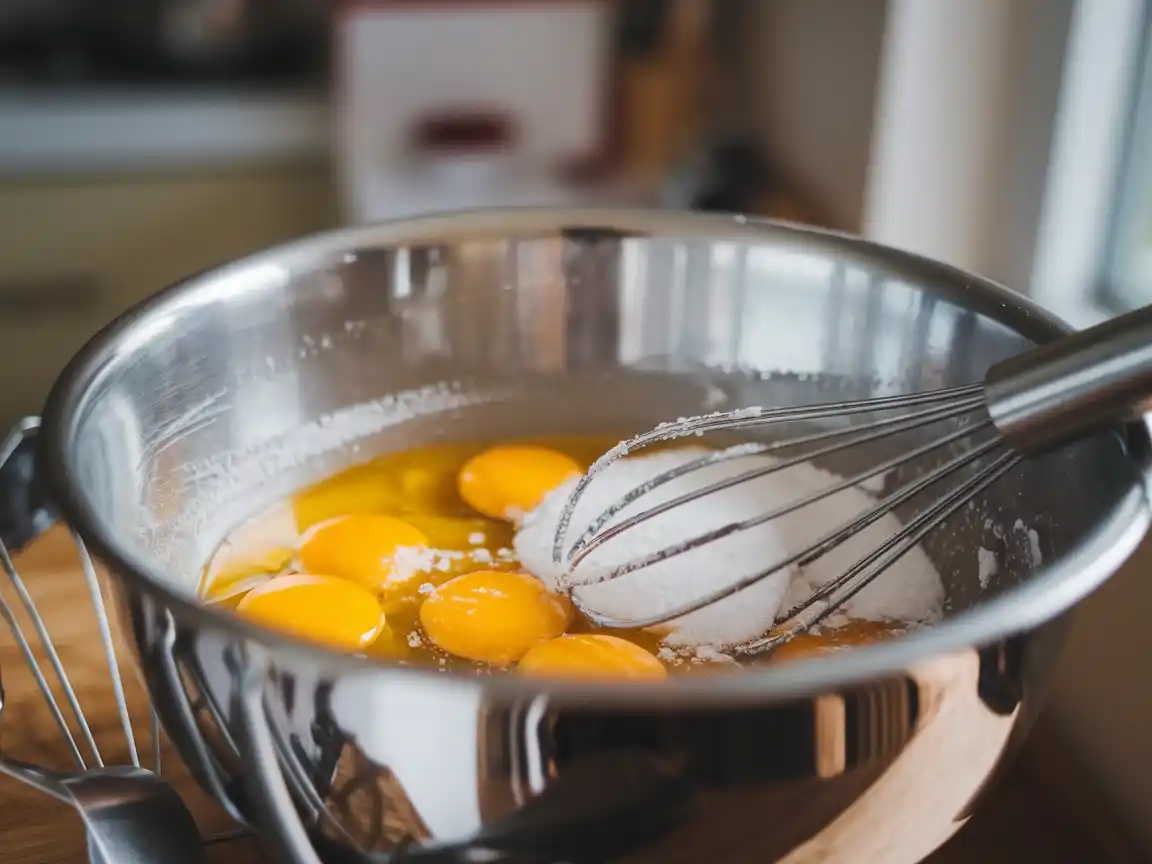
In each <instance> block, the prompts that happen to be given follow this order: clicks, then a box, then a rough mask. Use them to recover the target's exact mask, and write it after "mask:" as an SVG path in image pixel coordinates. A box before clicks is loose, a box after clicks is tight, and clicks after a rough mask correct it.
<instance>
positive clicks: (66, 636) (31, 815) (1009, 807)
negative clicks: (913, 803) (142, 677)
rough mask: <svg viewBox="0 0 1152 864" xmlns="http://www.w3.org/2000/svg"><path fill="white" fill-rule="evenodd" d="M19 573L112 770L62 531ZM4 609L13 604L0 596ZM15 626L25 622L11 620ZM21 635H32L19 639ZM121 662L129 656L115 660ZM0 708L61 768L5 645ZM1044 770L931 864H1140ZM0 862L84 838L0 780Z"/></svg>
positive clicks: (65, 819)
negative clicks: (1026, 862) (1028, 862)
mask: <svg viewBox="0 0 1152 864" xmlns="http://www.w3.org/2000/svg"><path fill="white" fill-rule="evenodd" d="M16 565H17V569H18V570H19V571H20V573H21V575H22V577H23V578H24V580H25V583H26V584H27V586H28V589H29V591H30V593H31V594H32V595H33V597H34V599H35V600H36V602H37V604H38V606H39V608H40V610H41V614H42V615H43V616H44V618H45V621H46V623H47V625H48V627H49V629H50V630H51V631H52V632H53V634H54V637H55V640H56V646H57V649H58V651H59V653H60V656H61V659H62V661H63V662H64V664H65V667H66V668H67V669H68V670H69V674H70V677H71V679H72V682H73V686H74V687H75V689H76V692H77V694H78V697H79V699H80V701H81V703H82V705H84V707H85V711H86V713H87V715H88V718H89V722H90V724H91V726H92V729H93V733H94V735H95V737H96V740H97V743H98V744H99V745H100V746H101V748H102V749H104V750H105V751H106V752H105V759H106V761H108V762H109V763H110V764H114V763H115V762H117V761H120V762H123V761H126V752H127V750H126V746H125V744H124V741H123V736H122V735H120V734H119V732H118V729H119V726H118V722H117V720H116V714H115V706H114V702H113V701H112V694H111V690H110V689H109V686H108V677H107V674H108V673H107V669H106V667H105V665H104V660H103V655H102V652H100V651H99V650H98V646H99V641H98V636H97V631H96V626H95V619H94V617H93V615H92V611H91V606H90V600H89V598H88V595H87V592H86V590H85V587H84V583H83V579H82V577H81V576H80V574H79V572H78V566H77V562H76V557H75V553H74V551H73V547H72V545H71V541H70V540H69V538H68V535H67V533H66V532H65V531H63V530H61V529H59V528H55V529H53V530H52V531H50V532H49V533H48V534H47V535H46V536H45V537H43V538H41V539H40V540H39V541H37V542H36V543H35V544H33V546H32V547H31V548H30V549H29V550H28V551H27V552H25V553H22V554H21V555H19V556H17V559H16ZM4 596H5V597H6V598H7V599H8V601H9V603H10V604H12V603H13V601H14V594H13V592H12V591H11V589H10V586H5V589H4ZM18 617H20V620H21V622H22V623H24V622H26V618H24V617H23V616H20V615H18ZM25 630H26V632H30V630H29V629H28V628H27V627H25ZM122 657H123V658H124V659H125V662H126V663H127V662H128V652H127V651H126V650H125V651H123V652H122ZM0 669H3V680H4V687H5V691H6V693H5V695H6V703H5V709H4V714H3V719H2V723H0V743H2V745H3V747H4V751H5V752H6V753H7V754H8V755H11V756H13V757H14V758H18V759H25V760H27V761H32V762H39V763H41V764H44V765H46V766H48V767H56V766H59V767H61V768H63V767H67V765H66V762H65V761H64V752H65V751H64V748H63V746H62V744H61V739H60V736H59V734H58V732H57V730H56V727H55V726H54V725H53V724H52V721H51V719H50V715H49V713H48V710H47V708H46V707H45V705H44V704H43V701H42V699H41V697H40V694H39V692H38V691H37V690H36V688H35V685H34V683H33V681H32V678H31V675H30V674H28V673H27V672H26V671H25V667H24V664H23V660H22V658H21V657H20V655H19V653H18V651H17V649H16V647H15V646H14V645H13V643H12V641H11V639H10V638H8V637H7V636H3V637H0ZM127 672H128V674H127V675H126V678H127V680H126V687H127V690H128V697H129V703H130V706H131V707H132V708H133V710H134V716H136V717H143V716H145V714H144V713H143V712H144V708H145V701H144V695H143V691H142V689H141V687H140V686H139V683H138V681H137V680H136V678H135V676H134V674H133V673H132V670H131V669H130V668H129V669H128V670H127ZM137 737H138V741H139V744H140V746H141V751H142V752H149V746H150V743H149V737H148V731H147V725H146V723H144V724H138V729H137ZM164 756H165V774H166V775H167V776H168V777H169V779H170V780H171V781H172V782H173V784H174V785H175V787H176V789H177V790H178V791H179V792H180V793H181V794H182V795H183V796H184V799H185V801H186V802H187V804H188V806H189V809H190V810H191V811H192V813H193V815H194V816H195V817H196V819H197V821H198V822H199V824H200V826H201V830H202V832H204V833H205V834H215V833H219V832H223V831H226V830H229V829H230V828H231V827H232V826H231V824H230V822H229V820H228V819H227V818H226V817H225V816H224V815H223V814H222V813H221V812H220V811H219V809H218V808H216V807H215V806H214V805H213V804H212V802H211V801H209V800H208V798H207V796H206V795H204V794H203V793H202V792H200V791H199V789H198V788H197V787H196V786H195V784H194V783H193V782H192V780H191V778H190V777H189V776H188V775H187V773H186V772H185V771H184V770H183V767H182V766H181V765H179V762H178V760H177V758H176V756H175V754H174V752H173V751H172V748H171V747H170V746H165V747H164ZM1037 761H1041V762H1042V761H1043V758H1042V756H1038V755H1034V756H1033V758H1031V759H1029V758H1028V757H1027V756H1026V757H1025V758H1024V759H1022V760H1021V761H1020V762H1019V763H1018V764H1017V767H1016V768H1014V769H1013V770H1012V771H1010V772H1009V773H1008V775H1007V776H1006V778H1005V780H1004V781H1003V782H1002V783H1001V785H1000V786H999V787H998V789H997V790H996V791H995V792H994V793H993V795H992V796H991V798H990V800H989V801H988V802H987V804H986V805H985V807H984V808H983V810H982V811H981V812H980V813H979V814H978V815H977V816H976V817H975V818H974V819H973V820H972V823H971V824H970V825H968V826H966V827H965V828H964V829H963V830H962V831H961V832H960V833H959V834H958V835H957V836H956V837H955V838H954V839H953V840H952V842H950V843H949V844H948V845H947V846H946V847H945V848H944V849H942V850H941V851H940V852H938V853H936V854H935V855H934V856H932V858H931V859H930V861H931V862H932V864H964V862H981V864H1017V862H1019V861H1021V860H1023V859H1024V858H1025V857H1030V858H1035V859H1037V860H1043V861H1045V862H1047V864H1064V862H1067V864H1082V862H1085V861H1093V862H1099V864H1106V862H1112V861H1115V862H1134V861H1141V860H1145V859H1144V858H1143V857H1141V856H1140V855H1139V854H1138V853H1137V852H1136V851H1135V850H1133V849H1132V848H1131V847H1130V846H1128V845H1127V844H1126V843H1124V842H1123V840H1122V839H1120V838H1118V837H1114V836H1110V835H1109V834H1108V832H1109V831H1110V828H1101V827H1100V826H1101V825H1102V824H1104V823H1105V822H1106V821H1107V820H1106V819H1100V818H1093V817H1094V815H1095V816H1096V817H1099V814H1092V813H1089V812H1085V810H1084V806H1083V804H1082V803H1081V802H1079V801H1078V802H1072V801H1069V800H1067V798H1066V796H1063V795H1061V794H1060V793H1059V792H1057V791H1055V790H1054V789H1053V788H1052V787H1051V785H1050V784H1045V783H1041V782H1039V781H1037V779H1036V772H1035V771H1033V770H1030V769H1029V767H1028V766H1029V765H1035V764H1036V763H1037ZM0 837H3V838H4V843H3V850H2V851H0V861H3V862H13V864H15V862H20V864H25V862H27V864H32V862H35V864H50V862H76V861H83V860H85V859H84V855H85V852H84V834H83V831H82V829H81V827H80V823H79V820H78V819H77V818H76V817H75V815H74V814H73V813H72V811H71V810H69V809H68V808H67V807H65V806H64V805H62V804H59V803H57V802H55V801H53V800H51V799H49V798H47V797H46V796H43V795H40V794H39V793H35V792H33V791H31V790H29V789H27V788H25V787H24V786H22V785H21V784H19V783H17V782H16V781H13V780H8V779H6V778H0ZM211 860H212V861H214V862H221V864H224V862H227V864H256V862H261V861H264V860H266V859H264V858H263V857H262V856H261V855H260V854H259V853H258V852H257V850H256V848H255V845H254V843H253V842H252V841H251V840H250V839H248V838H243V839H240V840H235V841H230V842H227V843H222V844H219V845H217V846H214V847H212V849H211Z"/></svg>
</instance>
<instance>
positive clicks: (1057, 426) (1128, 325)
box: [984, 306, 1152, 453]
mask: <svg viewBox="0 0 1152 864" xmlns="http://www.w3.org/2000/svg"><path fill="white" fill-rule="evenodd" d="M984 395H985V399H986V401H987V404H988V413H989V414H990V415H991V417H992V421H993V423H995V424H996V427H997V428H998V429H999V431H1000V433H1001V434H1002V435H1003V436H1004V438H1005V439H1006V440H1007V441H1008V443H1009V444H1011V445H1012V446H1013V447H1015V448H1016V449H1017V450H1018V451H1020V452H1022V453H1036V452H1038V451H1042V450H1047V449H1050V448H1052V447H1057V446H1059V445H1061V444H1066V443H1068V442H1070V441H1073V440H1075V439H1077V438H1080V437H1083V436H1084V435H1086V434H1088V433H1091V432H1095V431H1097V430H1099V429H1101V428H1105V427H1107V426H1110V425H1112V424H1114V423H1117V422H1121V421H1127V420H1133V419H1136V418H1137V417H1139V416H1140V415H1142V414H1143V413H1145V412H1147V411H1149V410H1152V306H1147V307H1144V308H1142V309H1137V310H1136V311H1134V312H1129V313H1127V314H1125V315H1121V316H1119V317H1117V318H1113V319H1111V320H1109V321H1106V322H1104V323H1103V324H1098V325H1096V326H1095V327H1090V328H1088V329H1087V330H1081V331H1079V332H1077V333H1074V334H1072V335H1071V336H1067V337H1065V338H1063V339H1058V340H1056V341H1055V342H1050V343H1048V344H1047V345H1042V346H1040V347H1039V348H1035V349H1033V350H1031V351H1028V352H1026V353H1024V354H1021V355H1019V356H1017V357H1012V358H1010V359H1008V360H1005V361H1002V362H1001V363H998V364H996V365H995V366H993V367H992V368H991V369H990V370H989V371H988V375H987V377H986V378H985V383H984Z"/></svg>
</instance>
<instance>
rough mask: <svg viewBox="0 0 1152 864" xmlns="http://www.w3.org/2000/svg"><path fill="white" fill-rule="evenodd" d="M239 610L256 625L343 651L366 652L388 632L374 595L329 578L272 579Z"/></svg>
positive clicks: (250, 595)
mask: <svg viewBox="0 0 1152 864" xmlns="http://www.w3.org/2000/svg"><path fill="white" fill-rule="evenodd" d="M236 611H237V612H238V613H239V614H241V615H242V616H244V617H245V618H246V619H248V620H249V621H251V622H252V623H254V624H259V625H262V626H264V627H268V628H271V629H274V630H279V631H280V632H282V633H288V634H290V635H293V636H298V637H300V638H301V639H307V640H309V641H311V642H318V643H321V644H323V645H327V646H329V647H331V648H337V649H340V650H344V651H359V650H362V649H364V648H366V647H367V646H368V645H370V644H372V641H373V640H374V639H375V638H376V637H377V636H379V635H380V631H381V630H382V629H383V627H384V612H383V610H382V609H381V608H380V604H379V603H378V602H377V601H376V598H375V597H374V596H373V595H372V592H371V591H369V590H367V589H366V588H363V587H362V586H360V585H357V584H356V583H354V582H348V581H346V580H344V579H334V578H332V577H330V576H311V575H304V574H295V575H291V576H276V577H273V578H272V579H269V580H268V581H267V582H265V583H263V584H262V585H260V586H259V587H257V588H253V589H252V590H251V591H249V592H248V593H247V594H246V595H244V599H243V600H241V601H240V603H239V605H238V606H237V607H236Z"/></svg>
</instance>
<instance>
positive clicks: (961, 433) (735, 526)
mask: <svg viewBox="0 0 1152 864" xmlns="http://www.w3.org/2000/svg"><path fill="white" fill-rule="evenodd" d="M991 426H992V422H991V421H990V420H988V421H985V422H983V423H980V424H977V425H976V426H974V427H972V428H965V429H959V430H957V431H955V432H953V433H951V434H949V435H946V436H943V437H941V438H938V439H936V440H934V441H931V442H929V443H927V444H924V445H921V446H920V447H917V448H916V449H914V450H912V451H910V452H908V453H905V454H903V455H901V456H896V457H894V458H892V459H889V460H888V461H887V462H881V463H879V464H877V465H875V466H873V467H872V468H869V469H867V470H865V471H861V472H860V473H858V474H854V475H852V476H851V477H848V478H846V479H844V480H841V481H840V482H838V483H834V484H832V485H830V486H826V487H824V488H822V489H818V490H816V491H815V492H812V493H810V494H809V495H806V496H802V497H799V498H796V499H795V500H793V501H790V502H789V503H787V504H784V505H781V506H780V507H777V508H776V509H774V510H769V511H768V512H766V513H762V514H759V515H757V516H753V517H751V518H749V519H744V520H741V521H738V522H729V523H728V524H726V525H723V526H721V527H719V528H716V529H713V530H712V531H708V532H705V533H703V534H698V535H696V536H694V537H691V538H689V539H687V540H683V541H681V542H679V543H675V544H673V545H671V546H667V547H665V548H663V549H661V550H659V551H657V552H653V553H650V554H648V555H644V556H641V557H639V558H635V559H633V560H631V561H628V562H626V563H624V564H621V565H619V566H617V567H614V568H613V569H612V571H611V573H609V574H599V576H598V577H597V576H591V577H589V576H585V577H583V578H581V577H578V576H576V575H575V573H574V572H573V573H570V574H569V577H568V580H567V584H568V585H570V586H579V585H593V584H598V583H600V582H604V581H608V579H618V578H620V577H621V576H626V575H628V574H629V573H634V572H636V571H637V570H641V569H643V568H645V567H650V566H652V565H653V564H659V563H661V562H662V561H666V560H668V559H670V558H674V557H676V556H677V555H682V554H684V553H686V552H690V551H692V550H693V549H696V548H699V547H700V546H702V545H704V544H705V543H711V542H714V541H716V540H720V539H723V538H724V537H727V536H729V535H730V534H734V533H736V532H738V531H745V530H748V529H750V528H755V527H757V526H759V525H763V524H765V523H766V522H770V521H772V520H774V519H779V518H781V517H783V516H787V515H788V514H790V513H794V512H796V511H797V510H800V509H802V508H804V507H807V506H809V505H811V504H814V503H816V502H817V501H821V500H823V499H825V498H828V497H830V496H832V495H835V494H837V493H838V492H843V491H844V490H846V489H850V488H852V487H853V486H859V485H860V484H861V483H864V482H866V481H867V480H869V479H871V478H873V477H876V476H878V475H883V474H886V473H888V472H889V471H893V470H895V469H897V468H900V467H901V466H903V465H905V464H907V463H909V462H912V461H915V460H916V459H918V458H920V457H921V456H925V455H927V454H928V453H930V452H932V451H933V450H938V449H940V448H941V447H946V446H947V445H949V444H952V443H954V442H956V441H957V440H959V439H961V438H965V437H967V436H969V435H971V434H972V433H973V432H976V431H979V430H981V429H987V428H990V427H991ZM817 455H821V453H820V451H817V453H814V454H805V455H803V456H798V457H796V458H794V459H791V460H788V461H787V462H782V463H779V465H777V466H774V467H775V468H779V469H783V468H789V467H793V466H795V465H798V464H800V463H802V462H806V461H808V460H809V459H810V458H812V457H814V456H817ZM767 473H771V472H770V471H766V472H764V474H767ZM757 475H758V476H763V475H762V474H760V472H757ZM707 491H711V490H710V489H709V490H707ZM702 494H707V492H706V491H704V490H702ZM649 512H650V513H651V514H652V515H656V514H657V512H658V511H657V510H656V508H653V510H652V511H649ZM648 515H649V514H648V513H645V514H644V518H648ZM638 521H642V520H637V522H638ZM617 533H618V532H617ZM604 536H605V542H606V541H607V540H608V539H611V537H612V536H615V534H612V532H611V531H609V532H605V535H604ZM597 545H599V544H597ZM590 551H591V550H589V552H590ZM585 554H588V553H585ZM580 558H583V556H580ZM580 558H577V559H574V561H573V566H574V565H575V564H576V563H579V560H580Z"/></svg>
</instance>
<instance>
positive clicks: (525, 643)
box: [202, 438, 904, 679]
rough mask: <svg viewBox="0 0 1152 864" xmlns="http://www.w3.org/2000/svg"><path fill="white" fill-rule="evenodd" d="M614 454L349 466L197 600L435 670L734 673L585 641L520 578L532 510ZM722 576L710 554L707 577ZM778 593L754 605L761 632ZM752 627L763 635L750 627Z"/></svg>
mask: <svg viewBox="0 0 1152 864" xmlns="http://www.w3.org/2000/svg"><path fill="white" fill-rule="evenodd" d="M614 443H615V441H614V440H613V439H601V438H579V439H548V440H540V441H531V442H513V443H497V444H493V445H484V444H443V445H435V446H430V447H425V448H420V449H415V450H409V451H404V452H400V453H396V454H391V455H388V456H385V457H383V458H380V459H378V460H376V461H374V462H371V463H367V464H364V465H360V466H357V467H355V468H352V469H351V470H348V471H346V472H344V473H342V474H339V475H337V476H335V477H332V478H330V479H329V480H326V481H325V482H322V483H320V484H319V485H317V486H314V487H312V488H310V489H307V490H305V491H303V492H301V493H298V494H297V495H296V496H294V497H293V498H292V499H291V500H290V501H288V502H285V503H284V504H282V505H281V506H279V507H277V508H274V509H273V511H269V512H268V513H266V514H263V515H262V516H260V517H258V518H257V519H255V520H253V521H252V522H251V523H250V524H249V525H247V526H244V527H243V528H242V529H241V530H239V531H237V532H236V533H235V534H234V535H233V536H232V537H231V538H229V539H228V540H227V541H225V543H224V544H222V545H221V547H220V549H219V550H218V552H217V554H216V555H215V556H213V560H212V561H211V562H210V563H209V566H208V567H207V568H206V570H205V573H204V576H203V580H202V593H203V594H204V596H205V597H206V599H208V600H209V601H210V602H214V603H219V604H224V605H227V606H229V607H230V608H232V609H234V611H235V612H236V613H237V614H239V615H241V616H242V617H244V618H246V619H248V620H250V621H252V622H254V623H257V624H260V625H264V626H267V627H269V628H272V629H276V630H280V631H282V632H285V633H288V634H291V635H294V636H297V637H300V638H302V639H306V640H310V641H314V642H318V643H323V644H325V645H327V646H330V647H333V648H336V649H339V650H343V651H347V652H351V653H360V654H365V655H369V656H376V657H382V658H387V659H389V660H392V661H398V662H404V663H412V664H421V665H428V666H433V667H438V668H440V669H449V668H454V667H456V668H459V667H460V666H466V667H470V668H473V669H475V670H477V672H479V673H481V674H483V673H485V672H491V671H504V670H507V671H514V672H515V673H516V674H521V675H536V676H565V677H571V676H580V677H598V678H628V679H660V678H664V677H666V676H667V675H668V673H669V672H689V671H693V670H699V671H705V670H709V669H720V668H725V667H728V668H735V666H736V664H735V661H734V660H733V659H732V658H731V657H730V656H729V655H727V654H725V653H724V652H723V651H721V650H716V649H715V648H714V647H709V646H708V645H705V644H702V641H701V640H700V639H695V640H693V639H689V638H686V637H683V634H681V637H680V638H678V637H677V634H676V632H675V630H674V629H671V630H670V629H667V628H665V629H654V630H652V631H636V632H630V631H620V630H610V631H609V630H597V629H596V628H595V627H593V626H592V625H591V624H590V623H589V622H588V621H587V620H585V619H584V618H582V616H581V615H580V614H579V613H578V612H577V611H576V610H575V609H574V608H573V605H572V603H571V601H570V600H569V599H568V598H567V597H566V596H564V595H563V593H562V592H559V591H556V590H554V588H555V587H556V586H555V581H554V580H550V579H548V578H547V576H546V574H545V573H543V572H540V571H542V569H543V566H542V565H537V566H535V570H536V571H538V572H532V571H531V569H530V567H529V565H530V564H531V561H532V559H533V558H537V559H539V560H541V561H542V560H543V557H542V553H543V551H544V548H545V545H547V549H548V550H550V548H551V547H550V542H551V527H550V526H549V525H548V524H546V522H547V520H546V519H544V520H543V524H542V522H541V519H537V520H536V523H535V527H536V534H538V535H539V536H538V537H535V538H534V537H533V533H532V531H531V530H529V529H530V528H532V526H533V514H534V513H535V512H537V511H539V512H541V513H543V512H544V511H545V510H546V509H547V508H546V507H542V505H543V504H545V502H549V505H550V507H551V512H553V513H555V512H556V510H557V509H558V505H559V504H561V503H562V500H563V499H562V498H559V496H561V495H562V494H564V495H566V493H565V491H564V490H565V489H567V488H570V487H571V485H572V484H573V483H574V482H575V480H576V479H577V478H578V477H579V476H580V475H581V474H582V473H583V471H584V470H585V468H586V467H587V465H589V464H590V463H591V462H592V461H593V459H595V458H596V457H597V456H598V455H599V454H600V453H602V452H604V451H605V450H607V449H608V448H609V447H611V446H612V445H613V444H614ZM693 452H695V453H698V452H699V450H698V449H696V450H694V451H693ZM669 453H675V451H666V452H665V453H663V454H661V453H659V452H657V453H656V454H655V456H651V457H629V458H628V459H626V460H624V463H630V462H633V459H634V458H635V459H637V460H639V459H640V458H657V457H659V456H661V455H664V456H665V457H666V456H667V455H668V454H669ZM550 493H555V494H552V495H551V498H550ZM681 530H682V526H681ZM681 539H682V538H681ZM533 543H535V544H536V545H535V546H533V545H532V544H533ZM736 551H737V552H739V551H740V550H736ZM533 553H535V554H533ZM694 554H696V553H694ZM704 554H708V553H707V552H706V551H705V553H704ZM526 559H527V560H526ZM726 561H727V559H725V558H723V556H722V554H721V557H720V558H717V559H715V561H714V562H713V564H714V567H719V568H723V567H724V566H726V563H725V562H726ZM696 566H698V564H697V565H696ZM674 575H675V574H672V576H671V577H670V578H673V577H674ZM611 587H615V586H611ZM786 587H787V584H786V581H785V582H783V583H780V584H779V585H778V587H777V588H773V589H771V591H774V592H775V593H774V594H773V595H772V596H765V597H764V598H763V602H764V603H766V604H768V607H770V608H768V607H766V608H768V611H767V619H766V620H767V621H768V622H769V623H770V621H771V619H772V616H773V615H774V614H775V612H776V610H777V608H778V607H779V604H780V603H782V602H784V600H785V598H784V593H785V589H786ZM605 596H607V595H605ZM609 599H611V598H609ZM735 599H737V600H739V599H740V595H737V597H736V598H735ZM773 604H774V605H773ZM743 605H744V606H745V607H748V606H749V603H748V601H747V600H745V601H744V603H743ZM717 611H718V612H720V613H723V611H724V610H722V609H721V610H717ZM759 614H760V617H761V618H763V613H759ZM685 620H687V619H685ZM755 621H759V623H755ZM705 623H707V622H705ZM746 626H748V625H746ZM751 626H754V627H758V628H759V629H760V632H763V629H764V623H763V621H760V620H759V619H754V623H753V624H752V625H751ZM903 626H904V625H903V624H901V623H898V622H897V621H895V620H887V619H885V618H884V616H882V615H879V616H878V615H871V616H865V617H847V618H845V617H843V616H842V617H841V618H839V619H838V624H837V625H836V626H832V627H827V628H825V629H824V630H822V631H819V632H815V633H810V634H806V635H804V636H801V637H799V638H797V639H795V640H793V641H792V642H790V643H788V644H787V645H785V646H782V647H781V648H780V649H777V651H776V652H774V653H773V654H772V656H771V657H770V658H769V662H780V661H781V660H787V659H792V658H796V657H800V656H805V655H810V654H812V653H814V652H821V651H827V650H834V649H837V648H841V647H846V646H851V645H859V644H862V643H865V642H871V641H874V640H878V639H883V638H886V637H890V636H892V635H894V634H896V633H898V632H900V630H901V629H902V628H903ZM686 632H687V631H686Z"/></svg>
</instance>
